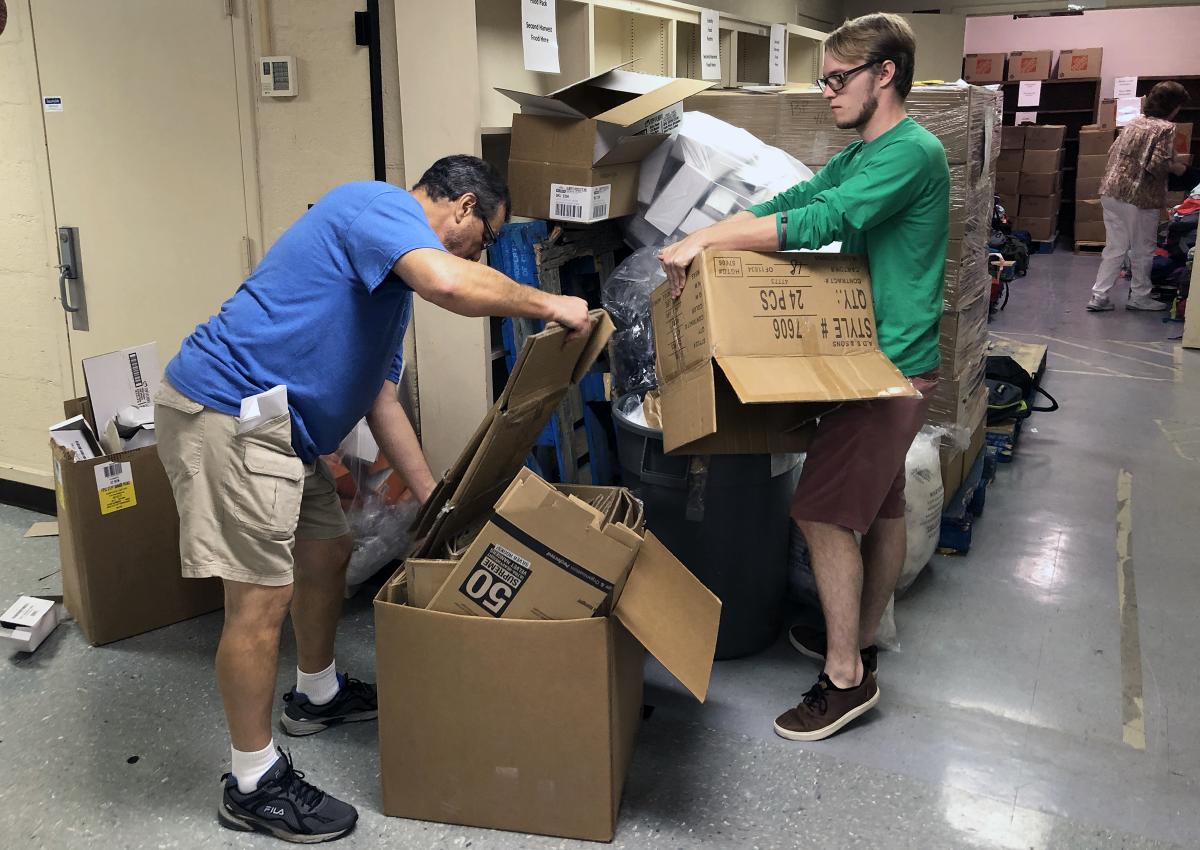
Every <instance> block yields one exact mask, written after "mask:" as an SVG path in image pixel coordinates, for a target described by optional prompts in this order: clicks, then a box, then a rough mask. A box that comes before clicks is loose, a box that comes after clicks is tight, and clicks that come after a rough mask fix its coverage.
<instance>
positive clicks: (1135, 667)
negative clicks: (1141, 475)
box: [1117, 469, 1146, 750]
mask: <svg viewBox="0 0 1200 850" xmlns="http://www.w3.org/2000/svg"><path fill="white" fill-rule="evenodd" d="M1117 600H1118V602H1119V603H1120V611H1121V737H1122V738H1123V739H1124V741H1125V743H1126V744H1128V745H1129V746H1131V747H1133V748H1134V749H1136V750H1144V749H1146V715H1145V703H1144V702H1143V699H1142V644H1141V637H1140V635H1139V634H1138V604H1137V588H1136V586H1135V585H1134V581H1133V474H1132V473H1130V472H1129V471H1127V470H1124V469H1122V470H1121V472H1120V473H1119V474H1118V475H1117Z"/></svg>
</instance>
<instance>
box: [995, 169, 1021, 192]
mask: <svg viewBox="0 0 1200 850" xmlns="http://www.w3.org/2000/svg"><path fill="white" fill-rule="evenodd" d="M1020 187H1021V175H1020V174H1019V173H1017V172H1015V171H1001V172H997V174H996V194H997V195H1016V194H1019V193H1020V191H1021V188H1020Z"/></svg>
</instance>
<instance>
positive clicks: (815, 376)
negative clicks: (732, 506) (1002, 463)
mask: <svg viewBox="0 0 1200 850" xmlns="http://www.w3.org/2000/svg"><path fill="white" fill-rule="evenodd" d="M651 316H652V320H653V324H654V343H655V351H656V353H655V357H656V360H657V367H658V376H659V380H660V382H661V386H660V390H661V392H662V414H663V446H664V447H665V449H666V450H667V451H668V452H672V451H680V450H682V451H686V452H689V453H693V454H770V453H774V452H792V451H802V450H803V449H804V448H805V447H806V446H807V444H808V439H809V437H810V436H811V426H812V422H813V419H814V418H815V417H816V416H818V415H820V413H821V412H823V411H826V410H829V409H830V408H831V407H832V406H833V405H834V404H837V403H840V402H844V401H856V400H864V399H873V398H898V397H902V396H908V397H911V396H915V395H916V394H917V391H916V390H915V389H913V386H912V384H911V383H909V381H908V380H907V379H906V378H905V377H904V376H903V375H901V374H900V371H899V370H898V369H897V368H896V367H895V366H894V365H893V364H892V362H891V361H890V360H888V359H887V357H886V356H884V354H883V352H881V351H880V350H879V345H878V343H877V342H876V338H875V310H874V305H873V302H872V300H871V282H870V275H869V274H868V272H867V263H866V258H865V257H862V256H858V255H852V254H816V253H799V252H795V253H782V254H760V253H755V252H753V251H711V250H708V251H704V252H703V253H702V254H701V255H700V256H699V257H697V258H696V259H695V260H694V261H693V262H692V266H691V268H690V269H689V270H688V278H687V285H686V286H685V287H684V290H683V294H682V295H681V296H680V297H679V298H678V299H676V298H673V297H672V296H671V291H670V284H669V283H664V284H663V285H662V286H660V287H659V288H658V289H656V290H655V291H654V292H653V294H652V295H651Z"/></svg>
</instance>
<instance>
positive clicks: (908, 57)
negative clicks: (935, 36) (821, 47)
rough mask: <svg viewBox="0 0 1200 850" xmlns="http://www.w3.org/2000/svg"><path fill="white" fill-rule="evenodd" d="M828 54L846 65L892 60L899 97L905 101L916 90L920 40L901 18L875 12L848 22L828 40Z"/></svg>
mask: <svg viewBox="0 0 1200 850" xmlns="http://www.w3.org/2000/svg"><path fill="white" fill-rule="evenodd" d="M825 50H826V52H828V53H832V54H833V55H834V56H836V57H838V58H839V59H842V60H845V61H846V62H854V61H857V62H863V63H865V62H882V61H884V60H885V59H890V60H891V61H892V63H893V64H895V66H896V75H895V78H894V86H895V89H896V94H898V95H900V99H901V100H904V99H905V98H906V97H908V93H909V92H910V91H911V90H912V83H913V64H914V61H915V57H916V53H917V39H916V36H914V35H913V31H912V27H910V26H909V25H908V21H906V20H904V18H902V17H900V16H899V15H892V14H889V13H887V12H873V13H871V14H870V15H863V16H862V17H860V18H854V19H853V20H849V21H846V22H845V23H844V24H842V25H841V26H840V27H838V28H837V29H836V30H834V31H833V32H831V33H830V34H829V38H827V39H825Z"/></svg>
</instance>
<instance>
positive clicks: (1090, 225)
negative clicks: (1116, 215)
mask: <svg viewBox="0 0 1200 850" xmlns="http://www.w3.org/2000/svg"><path fill="white" fill-rule="evenodd" d="M1075 241H1076V242H1105V241H1107V235H1106V234H1105V232H1104V222H1102V221H1076V222H1075Z"/></svg>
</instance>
